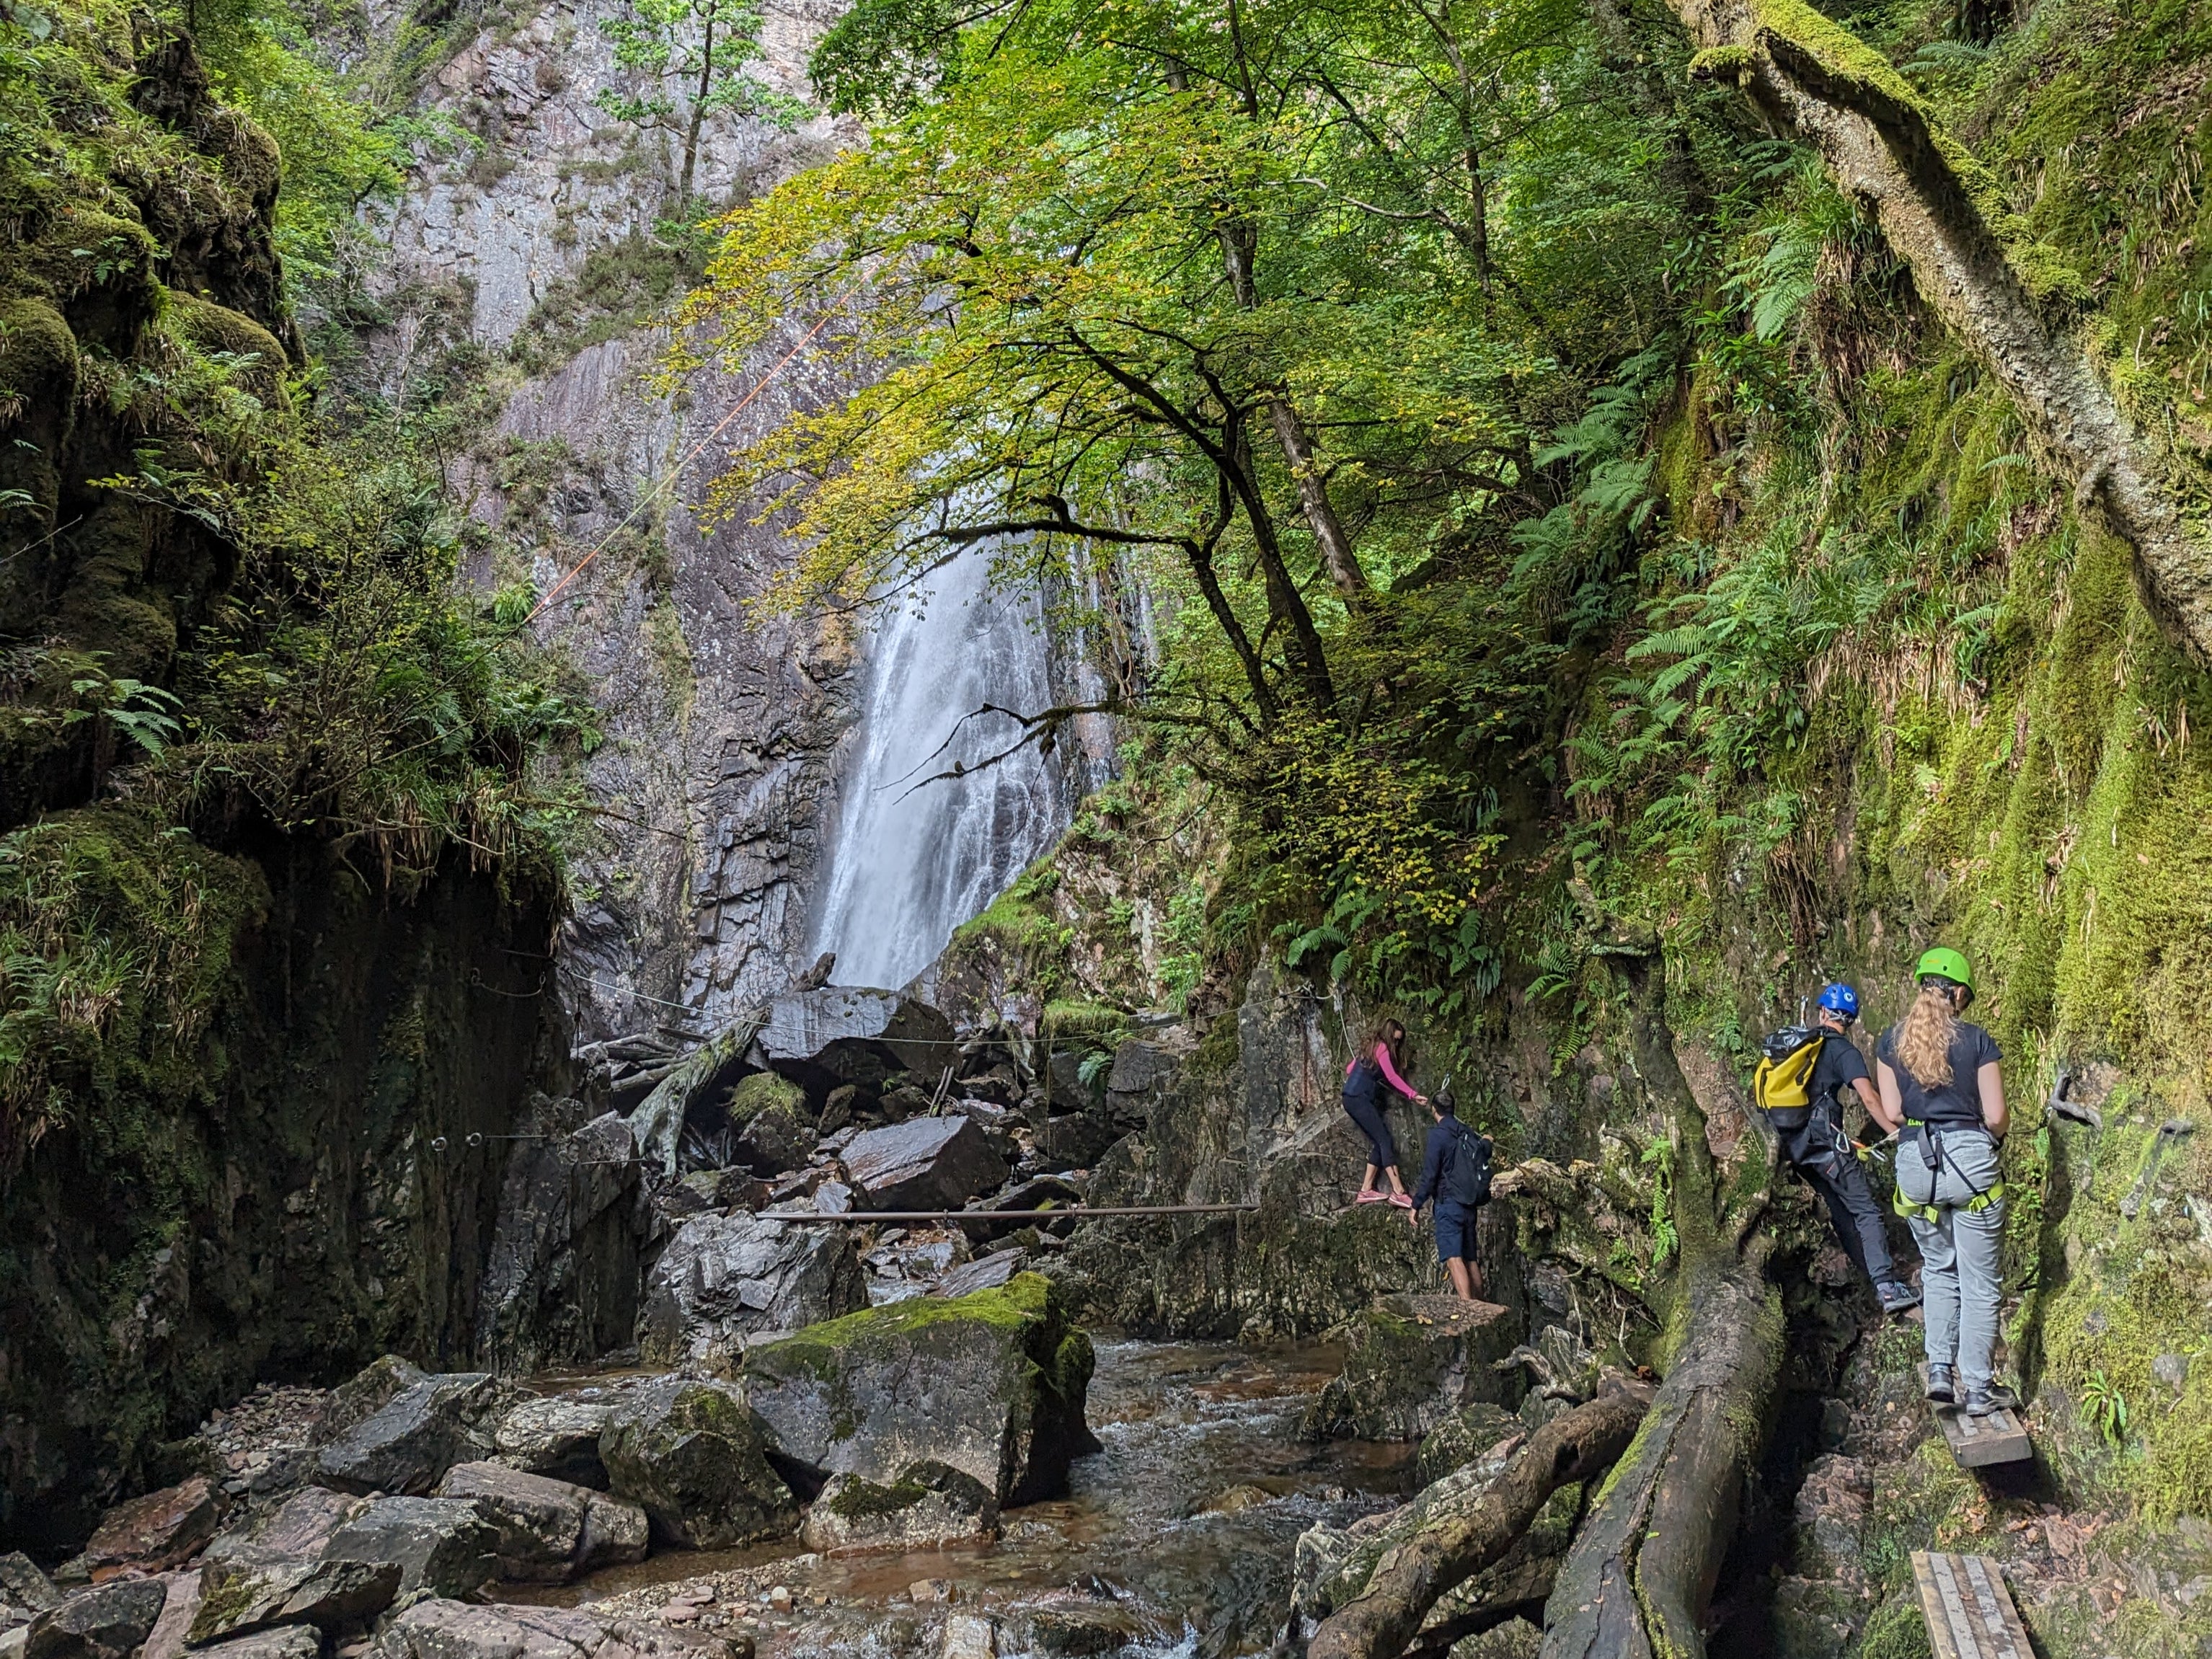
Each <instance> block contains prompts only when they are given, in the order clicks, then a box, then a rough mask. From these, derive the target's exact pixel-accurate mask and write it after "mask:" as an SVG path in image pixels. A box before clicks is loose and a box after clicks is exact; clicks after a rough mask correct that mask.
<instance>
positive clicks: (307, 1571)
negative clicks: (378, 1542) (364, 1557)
mask: <svg viewBox="0 0 2212 1659" xmlns="http://www.w3.org/2000/svg"><path fill="white" fill-rule="evenodd" d="M401 1576H402V1574H401V1569H400V1567H399V1566H398V1564H397V1563H395V1562H391V1561H282V1560H270V1561H242V1560H229V1561H210V1562H209V1563H208V1564H207V1565H206V1566H205V1567H204V1568H203V1569H202V1570H201V1572H200V1604H199V1609H198V1611H197V1612H196V1613H194V1614H193V1615H192V1622H191V1631H190V1632H189V1633H188V1634H187V1635H186V1637H185V1640H186V1641H187V1642H189V1643H190V1644H191V1645H192V1646H194V1647H199V1646H202V1645H204V1644H207V1643H210V1642H219V1641H222V1639H224V1638H226V1637H232V1636H242V1635H244V1634H245V1633H246V1632H248V1631H254V1630H260V1629H263V1628H264V1627H266V1626H270V1625H313V1626H315V1627H316V1628H317V1629H318V1630H322V1631H334V1630H346V1629H350V1628H352V1627H353V1626H358V1625H365V1624H367V1623H368V1621H369V1620H372V1619H374V1618H375V1617H376V1615H377V1614H378V1613H381V1612H383V1611H384V1610H385V1608H386V1607H390V1606H391V1605H392V1598H393V1597H394V1596H396V1595H398V1594H399V1581H400V1578H401Z"/></svg>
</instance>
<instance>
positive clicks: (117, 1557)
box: [77, 1474, 221, 1584]
mask: <svg viewBox="0 0 2212 1659" xmlns="http://www.w3.org/2000/svg"><path fill="white" fill-rule="evenodd" d="M220 1518H221V1510H220V1509H219V1508H218V1506H217V1504H216V1495H215V1488H214V1486H213V1485H212V1484H211V1483H210V1481H209V1480H208V1478H207V1477H206V1476H205V1475H204V1474H196V1475H194V1476H193V1477H192V1478H191V1480H187V1481H185V1482H184V1483H183V1484H182V1485H181V1486H170V1487H167V1488H165V1489H164V1490H162V1491H161V1492H148V1493H147V1494H146V1495H145V1496H144V1497H143V1498H132V1499H131V1501H130V1502H129V1503H127V1504H117V1505H116V1506H115V1507H114V1508H113V1509H112V1510H108V1512H107V1513H106V1515H105V1516H101V1517H100V1525H99V1527H98V1528H96V1529H95V1530H94V1533H93V1534H92V1537H91V1539H90V1541H88V1542H87V1543H86V1545H85V1547H84V1553H83V1554H82V1555H81V1556H79V1557H78V1558H77V1559H78V1560H79V1562H80V1564H81V1565H82V1566H83V1567H84V1568H85V1570H86V1571H88V1572H89V1573H90V1574H91V1575H92V1581H93V1583H95V1584H96V1583H100V1582H101V1581H102V1580H104V1579H107V1578H112V1577H117V1576H118V1575H120V1574H123V1573H126V1572H131V1573H139V1574H144V1573H149V1572H159V1571H161V1570H162V1569H163V1568H165V1567H173V1566H175V1565H177V1564H178V1563H179V1562H180V1561H185V1560H189V1559H191V1557H192V1556H194V1555H196V1554H197V1553H199V1551H200V1550H201V1548H202V1547H204V1545H205V1544H206V1543H207V1541H208V1540H210V1538H213V1537H214V1536H215V1528H216V1521H217V1520H218V1519H220Z"/></svg>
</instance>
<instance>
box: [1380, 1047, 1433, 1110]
mask: <svg viewBox="0 0 2212 1659" xmlns="http://www.w3.org/2000/svg"><path fill="white" fill-rule="evenodd" d="M1375 1063H1376V1065H1377V1066H1381V1067H1382V1068H1383V1081H1384V1082H1385V1083H1387V1084H1389V1085H1390V1086H1391V1087H1392V1088H1394V1089H1395V1090H1396V1091H1398V1092H1399V1093H1400V1094H1401V1095H1403V1096H1405V1097H1406V1098H1407V1099H1408V1100H1418V1101H1422V1102H1426V1101H1427V1099H1428V1097H1427V1096H1426V1095H1424V1094H1417V1093H1415V1092H1414V1090H1413V1085H1412V1084H1410V1083H1408V1082H1407V1081H1406V1079H1403V1078H1401V1077H1400V1076H1399V1075H1398V1068H1397V1067H1396V1066H1393V1065H1392V1064H1391V1063H1390V1045H1389V1043H1387V1042H1378V1043H1376V1045H1375Z"/></svg>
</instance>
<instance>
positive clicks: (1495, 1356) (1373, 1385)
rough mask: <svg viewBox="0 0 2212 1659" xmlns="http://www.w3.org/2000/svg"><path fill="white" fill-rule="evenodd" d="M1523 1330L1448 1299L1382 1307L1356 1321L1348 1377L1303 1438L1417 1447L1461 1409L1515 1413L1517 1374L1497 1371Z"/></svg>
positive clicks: (1487, 1305)
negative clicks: (1484, 1407) (1485, 1406)
mask: <svg viewBox="0 0 2212 1659" xmlns="http://www.w3.org/2000/svg"><path fill="white" fill-rule="evenodd" d="M1519 1328H1520V1327H1519V1323H1518V1322H1517V1321H1516V1319H1515V1318H1514V1316H1512V1315H1511V1314H1510V1312H1508V1310H1505V1309H1504V1308H1502V1307H1499V1306H1498V1304H1495V1303H1492V1302H1462V1301H1461V1300H1459V1298H1458V1297H1451V1296H1393V1297H1383V1299H1382V1300H1381V1301H1379V1302H1377V1303H1376V1304H1374V1305H1373V1306H1372V1307H1370V1309H1368V1310H1367V1311H1366V1312H1365V1313H1364V1314H1363V1315H1362V1316H1360V1317H1358V1319H1356V1320H1354V1321H1353V1322H1352V1327H1351V1330H1350V1332H1349V1334H1348V1335H1347V1337H1346V1343H1345V1355H1344V1370H1342V1372H1341V1373H1340V1374H1339V1375H1338V1376H1335V1377H1334V1378H1332V1379H1331V1380H1330V1381H1329V1383H1328V1384H1327V1386H1325V1387H1324V1388H1323V1389H1322V1391H1321V1393H1320V1394H1319V1395H1316V1397H1315V1400H1314V1403H1313V1405H1312V1406H1311V1407H1309V1408H1308V1410H1307V1412H1306V1416H1305V1420H1304V1425H1303V1428H1304V1433H1305V1434H1306V1436H1307V1437H1309V1438H1310V1439H1316V1440H1325V1439H1330V1438H1341V1437H1351V1438H1353V1439H1358V1440H1418V1439H1419V1438H1420V1437H1422V1436H1424V1435H1425V1434H1427V1433H1428V1432H1429V1431H1431V1430H1432V1429H1434V1428H1436V1427H1437V1425H1439V1424H1441V1423H1443V1421H1444V1419H1447V1418H1449V1417H1450V1416H1451V1415H1452V1414H1453V1413H1455V1412H1457V1411H1458V1410H1459V1409H1460V1408H1461V1407H1464V1406H1468V1405H1473V1404H1474V1403H1476V1402H1477V1401H1484V1402H1487V1403H1489V1404H1492V1405H1497V1406H1505V1407H1510V1406H1513V1405H1515V1404H1517V1403H1518V1401H1519V1397H1520V1383H1519V1378H1518V1373H1517V1372H1500V1371H1498V1370H1496V1369H1495V1367H1494V1362H1495V1361H1497V1360H1500V1359H1503V1358H1505V1356H1506V1355H1507V1354H1509V1353H1510V1352H1512V1351H1513V1347H1514V1345H1515V1344H1516V1342H1517V1341H1518V1340H1519V1337H1518V1334H1517V1333H1518V1331H1519Z"/></svg>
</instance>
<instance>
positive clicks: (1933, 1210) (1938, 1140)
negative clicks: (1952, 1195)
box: [1890, 1117, 2005, 1227]
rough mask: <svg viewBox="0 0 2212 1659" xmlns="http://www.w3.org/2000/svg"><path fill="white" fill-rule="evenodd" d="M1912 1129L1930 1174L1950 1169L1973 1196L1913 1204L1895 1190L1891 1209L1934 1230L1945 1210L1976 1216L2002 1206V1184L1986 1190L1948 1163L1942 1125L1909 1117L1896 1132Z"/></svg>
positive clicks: (1962, 1171) (1902, 1190) (1901, 1190)
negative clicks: (1957, 1200)
mask: <svg viewBox="0 0 2212 1659" xmlns="http://www.w3.org/2000/svg"><path fill="white" fill-rule="evenodd" d="M1914 1129H1917V1130H1918V1131H1919V1132H1920V1134H1919V1139H1920V1146H1921V1152H1920V1157H1921V1159H1922V1161H1923V1163H1925V1164H1927V1166H1928V1168H1929V1172H1930V1173H1931V1174H1934V1175H1941V1174H1942V1171H1943V1170H1947V1169H1948V1170H1950V1171H1951V1173H1952V1174H1953V1175H1954V1176H1958V1177H1959V1179H1960V1181H1962V1182H1966V1186H1967V1188H1969V1189H1971V1190H1972V1193H1973V1194H1974V1195H1973V1196H1972V1198H1970V1199H1968V1200H1966V1202H1965V1203H1964V1204H1916V1203H1914V1202H1913V1201H1912V1200H1911V1199H1909V1198H1907V1197H1905V1188H1902V1187H1899V1188H1898V1189H1897V1195H1896V1196H1895V1197H1894V1198H1893V1199H1891V1200H1890V1208H1892V1209H1893V1210H1894V1211H1896V1212H1897V1213H1898V1214H1899V1215H1901V1216H1903V1217H1904V1218H1905V1219H1906V1220H1907V1221H1924V1222H1926V1223H1927V1224H1928V1225H1929V1226H1931V1227H1937V1226H1941V1225H1942V1223H1943V1212H1944V1211H1945V1210H1947V1209H1948V1210H1963V1211H1965V1212H1966V1213H1967V1214H1968V1215H1978V1214H1979V1213H1980V1212H1982V1211H1984V1210H1986V1209H1988V1208H1989V1207H1990V1205H1992V1204H2002V1202H2003V1201H2004V1196H2005V1184H2004V1182H2002V1181H1998V1182H1991V1183H1990V1185H1989V1186H1987V1187H1976V1186H1975V1185H1974V1183H1973V1182H1972V1181H1971V1180H1969V1179H1968V1178H1967V1176H1966V1171H1965V1170H1962V1169H1960V1167H1959V1166H1958V1165H1957V1164H1954V1163H1953V1162H1952V1161H1951V1155H1950V1154H1949V1153H1948V1152H1945V1151H1944V1150H1943V1131H1942V1127H1941V1126H1939V1125H1936V1124H1933V1123H1929V1122H1926V1121H1923V1120H1922V1119H1919V1118H1912V1117H1909V1118H1907V1119H1905V1127H1904V1128H1903V1129H1900V1130H1899V1131H1898V1133H1899V1134H1903V1133H1905V1132H1906V1131H1909V1130H1914ZM1975 1133H1988V1132H1987V1131H1986V1130H1977V1131H1975ZM1931 1150H1932V1152H1934V1154H1935V1155H1934V1156H1933V1157H1930V1156H1929V1152H1930V1151H1931ZM1931 1185H1932V1183H1931Z"/></svg>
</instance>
